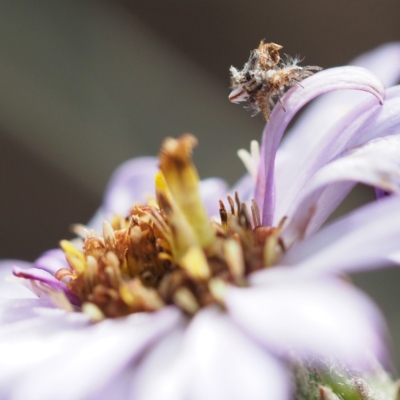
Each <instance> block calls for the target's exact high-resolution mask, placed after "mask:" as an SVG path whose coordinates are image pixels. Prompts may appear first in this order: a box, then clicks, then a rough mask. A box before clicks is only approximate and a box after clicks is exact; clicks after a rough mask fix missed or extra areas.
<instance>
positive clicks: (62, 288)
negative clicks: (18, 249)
mask: <svg viewBox="0 0 400 400" xmlns="http://www.w3.org/2000/svg"><path fill="white" fill-rule="evenodd" d="M13 274H14V275H15V276H17V277H19V278H24V279H30V280H31V281H33V282H42V283H44V284H45V285H47V286H48V287H50V288H51V289H53V290H54V291H55V292H63V293H64V294H65V296H66V297H67V299H68V300H69V301H70V302H71V304H73V305H76V306H79V305H81V301H80V299H79V297H78V296H76V295H75V294H73V293H72V292H71V291H70V290H69V289H68V287H67V285H65V284H64V283H63V282H61V281H59V280H58V279H56V278H55V277H54V276H53V275H51V274H50V273H49V272H47V271H45V270H42V269H38V268H29V269H21V268H18V267H14V268H13ZM32 289H33V290H34V292H35V293H36V294H37V295H38V296H40V291H39V292H38V291H37V290H35V288H34V287H32Z"/></svg>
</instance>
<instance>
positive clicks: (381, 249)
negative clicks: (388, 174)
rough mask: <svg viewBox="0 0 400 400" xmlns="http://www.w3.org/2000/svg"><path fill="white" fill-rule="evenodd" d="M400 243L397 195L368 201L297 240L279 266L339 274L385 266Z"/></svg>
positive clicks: (399, 198) (399, 212) (399, 215)
mask: <svg viewBox="0 0 400 400" xmlns="http://www.w3.org/2000/svg"><path fill="white" fill-rule="evenodd" d="M399 243H400V197H399V196H397V195H393V196H391V197H387V198H385V199H382V200H381V201H379V202H374V203H372V204H368V205H366V206H364V207H362V208H359V209H358V210H356V211H354V212H352V213H350V214H348V215H346V216H345V217H344V218H342V219H340V220H339V221H336V222H334V223H333V224H331V225H329V226H327V227H326V228H323V229H321V230H320V231H319V232H317V233H316V234H315V235H313V236H310V237H309V238H307V239H305V240H304V241H302V242H298V243H296V244H295V245H293V247H292V248H291V249H290V250H289V251H288V252H287V253H286V254H285V256H284V257H283V258H282V259H281V261H280V264H282V265H293V267H294V266H295V268H296V270H300V269H303V270H305V271H308V272H310V273H313V274H315V273H320V274H340V273H343V272H354V271H357V270H360V269H363V270H365V269H368V268H372V267H377V266H387V265H388V264H389V263H390V262H389V260H388V255H389V254H392V253H394V252H395V251H397V250H398V248H399Z"/></svg>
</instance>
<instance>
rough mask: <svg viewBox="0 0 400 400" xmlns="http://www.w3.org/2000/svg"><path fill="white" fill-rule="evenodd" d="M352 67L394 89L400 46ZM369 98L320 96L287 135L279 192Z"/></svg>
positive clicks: (347, 93) (280, 164) (366, 57)
mask: <svg viewBox="0 0 400 400" xmlns="http://www.w3.org/2000/svg"><path fill="white" fill-rule="evenodd" d="M350 64H351V65H355V66H359V67H363V68H366V69H368V70H369V71H371V72H372V73H373V74H375V75H376V76H377V77H378V78H379V79H380V80H381V81H382V82H383V84H384V85H385V86H386V87H390V86H393V85H395V84H397V83H398V82H399V80H400V43H399V42H397V43H388V44H385V45H382V46H379V47H378V48H376V49H374V50H372V51H370V52H368V53H365V54H363V55H361V56H360V57H358V58H357V59H355V60H354V61H352V62H351V63H350ZM368 98H369V95H368V94H367V93H364V92H361V91H356V90H353V91H337V92H331V93H328V94H326V95H324V96H322V97H319V98H318V99H317V100H315V101H314V102H313V103H312V104H311V105H310V106H309V107H308V108H307V109H306V110H305V111H304V112H303V113H302V114H301V115H300V117H299V119H298V120H297V121H296V123H295V125H294V126H293V128H292V129H291V130H290V131H289V132H288V133H287V134H286V135H285V138H284V140H283V143H282V145H281V146H280V148H279V151H278V154H277V159H276V174H277V177H276V184H277V187H276V191H277V193H281V192H282V188H283V189H284V188H287V187H290V185H291V184H292V183H293V182H294V181H295V176H296V174H297V171H298V170H299V168H301V166H302V165H303V164H304V163H306V162H307V160H308V157H309V155H310V153H311V151H312V149H313V148H314V146H315V145H316V144H317V143H318V142H319V140H320V139H321V138H322V137H323V136H324V135H325V133H326V132H328V131H329V129H330V128H331V127H332V126H333V125H334V124H335V122H336V121H337V120H339V119H340V118H342V117H343V115H344V114H346V113H347V112H349V111H351V110H352V109H354V107H357V106H358V105H359V104H360V103H361V102H363V101H365V100H368ZM299 143H301V152H299Z"/></svg>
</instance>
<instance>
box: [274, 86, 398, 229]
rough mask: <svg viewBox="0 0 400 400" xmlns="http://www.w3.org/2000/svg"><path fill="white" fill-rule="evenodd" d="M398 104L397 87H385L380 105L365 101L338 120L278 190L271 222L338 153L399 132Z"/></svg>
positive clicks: (286, 212)
mask: <svg viewBox="0 0 400 400" xmlns="http://www.w3.org/2000/svg"><path fill="white" fill-rule="evenodd" d="M399 107H400V86H395V87H393V88H390V89H388V91H387V96H386V100H385V103H384V104H383V105H382V106H381V105H374V104H373V101H368V102H366V103H363V104H362V105H361V106H360V107H359V108H357V109H355V110H353V111H352V112H350V113H348V114H346V116H345V117H344V118H342V119H341V120H340V121H338V123H337V124H336V125H335V126H334V127H333V128H332V130H331V131H330V132H329V133H327V134H326V135H325V136H324V138H323V139H322V140H321V141H320V143H318V145H317V146H316V147H315V149H314V151H313V152H312V154H311V155H309V158H308V161H307V163H305V164H304V166H303V167H302V168H301V169H300V170H299V171H298V172H297V174H296V177H295V179H294V180H293V182H291V183H290V185H289V186H288V187H287V188H286V190H285V191H284V193H283V192H282V194H281V196H280V197H279V201H278V202H277V207H276V215H275V222H276V221H278V220H279V219H280V218H282V216H284V215H290V213H291V212H293V209H294V208H295V207H296V203H297V202H298V201H299V198H300V197H301V192H302V190H303V189H304V187H305V185H306V184H307V182H308V181H309V180H310V178H311V177H312V176H313V175H314V174H315V173H316V172H317V171H318V170H319V169H320V168H322V167H323V166H324V165H326V164H327V163H328V162H330V161H332V160H334V159H335V158H337V157H339V156H340V154H341V153H342V152H344V151H349V150H351V149H353V148H356V147H360V146H362V145H363V144H365V143H367V142H368V141H370V140H373V139H376V138H379V137H385V136H390V135H396V134H399V133H400V131H399V127H400V114H399V113H398V110H399ZM328 215H329V214H328Z"/></svg>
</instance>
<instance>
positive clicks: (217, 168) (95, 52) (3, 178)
mask: <svg viewBox="0 0 400 400" xmlns="http://www.w3.org/2000/svg"><path fill="white" fill-rule="evenodd" d="M399 17H400V2H399V0H302V1H299V0H297V1H296V0H281V1H276V0H275V1H267V0H264V1H261V0H246V1H237V0H234V1H228V0H146V1H138V0H120V1H111V0H110V1H100V0H99V1H89V0H79V1H78V0H76V1H72V0H65V1H61V0H58V1H57V0H56V1H54V0H47V1H44V0H35V1H33V0H13V1H12V0H10V1H6V0H2V1H1V2H0V157H1V170H0V195H1V201H0V217H1V221H2V229H1V230H0V257H1V258H20V259H26V260H33V259H34V258H35V257H37V256H38V255H39V254H40V253H41V252H42V251H44V250H45V249H48V248H51V247H55V246H56V245H57V243H58V241H59V239H61V238H65V237H70V236H71V234H70V233H69V230H68V227H69V225H70V224H71V223H73V222H85V221H87V220H88V219H89V218H90V216H91V215H92V213H93V211H94V210H95V209H96V208H97V207H98V205H99V204H100V201H101V195H102V191H103V188H104V186H105V184H106V182H107V180H108V178H109V176H110V174H111V172H112V171H113V169H114V168H115V167H116V166H117V165H118V164H120V163H121V162H122V161H124V160H126V159H128V158H130V157H134V156H138V155H145V154H156V152H157V151H158V148H159V145H160V142H161V140H162V138H163V137H165V136H166V135H172V136H174V135H175V136H176V135H179V134H181V133H183V132H193V133H195V134H196V135H197V137H198V138H199V141H200V145H199V147H198V149H197V150H196V153H195V159H196V163H197V165H198V167H199V170H200V174H201V176H202V177H207V176H213V175H218V176H222V177H224V178H225V179H227V180H228V181H229V182H230V183H233V182H234V181H235V180H236V179H237V178H238V177H240V176H241V175H242V173H243V172H244V169H243V167H242V165H241V163H240V162H239V161H238V159H237V157H236V154H235V153H236V150H237V149H238V148H241V147H246V148H247V147H248V143H249V141H250V140H251V139H259V138H260V135H261V131H262V128H263V121H262V120H261V118H250V115H249V113H247V112H246V111H244V110H243V109H242V108H241V107H239V106H237V105H236V106H235V105H233V104H230V103H229V102H228V101H227V95H228V93H229V90H228V86H229V74H228V68H229V66H230V65H231V64H233V65H235V66H238V67H241V66H242V65H243V63H244V62H245V61H246V59H247V56H248V54H249V50H250V49H252V48H254V47H256V46H257V44H258V42H259V41H260V39H263V38H266V39H267V40H268V41H274V42H276V43H279V44H282V45H283V46H284V51H285V52H287V53H288V54H291V55H295V54H300V55H301V56H305V62H306V63H307V64H311V65H321V66H322V67H324V68H327V67H330V66H335V65H340V64H343V63H346V62H347V61H349V60H350V59H352V58H353V57H355V56H356V55H358V54H359V53H361V52H363V51H366V50H368V49H371V48H373V47H374V46H377V45H379V44H381V43H384V42H387V41H393V40H399V39H400V23H399ZM368 195H370V193H369V192H368V190H361V191H359V192H357V193H356V194H353V196H352V200H353V201H356V202H359V201H365V199H366V198H368ZM342 209H343V208H342ZM355 279H356V281H357V283H359V284H361V285H362V286H363V287H364V288H366V289H367V290H368V291H369V292H370V293H371V294H372V295H373V296H374V298H375V299H377V301H378V302H379V304H380V305H381V306H382V307H383V308H384V309H385V313H386V314H387V316H388V317H389V322H390V326H391V330H392V332H393V338H394V340H393V341H394V343H395V348H396V349H397V353H399V352H400V312H399V311H398V307H397V302H398V299H399V295H398V290H397V287H398V285H399V282H400V276H399V272H398V271H397V270H396V271H394V270H392V271H384V272H382V271H379V272H374V273H370V274H368V275H365V274H364V275H361V276H358V277H356V278H355Z"/></svg>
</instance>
